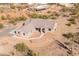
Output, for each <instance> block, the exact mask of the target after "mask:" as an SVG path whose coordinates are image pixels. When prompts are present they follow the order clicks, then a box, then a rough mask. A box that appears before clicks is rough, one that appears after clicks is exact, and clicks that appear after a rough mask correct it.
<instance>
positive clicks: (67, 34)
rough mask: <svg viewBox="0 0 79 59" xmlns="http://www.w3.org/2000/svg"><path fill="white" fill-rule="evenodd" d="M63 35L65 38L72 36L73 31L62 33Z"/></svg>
mask: <svg viewBox="0 0 79 59" xmlns="http://www.w3.org/2000/svg"><path fill="white" fill-rule="evenodd" d="M63 36H64V37H66V38H72V37H73V36H74V35H73V33H66V34H63Z"/></svg>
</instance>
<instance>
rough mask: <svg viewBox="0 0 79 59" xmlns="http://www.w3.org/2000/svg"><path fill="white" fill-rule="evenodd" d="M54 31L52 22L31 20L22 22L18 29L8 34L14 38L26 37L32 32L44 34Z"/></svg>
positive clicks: (53, 22)
mask: <svg viewBox="0 0 79 59" xmlns="http://www.w3.org/2000/svg"><path fill="white" fill-rule="evenodd" d="M55 29H56V23H55V21H53V20H46V19H45V20H44V19H31V20H26V21H24V22H23V23H22V26H21V27H20V28H18V29H14V30H12V31H11V32H10V33H11V34H13V35H15V36H17V35H19V36H20V37H28V36H29V35H30V34H31V33H33V32H39V33H41V34H44V33H47V32H51V31H54V30H55Z"/></svg>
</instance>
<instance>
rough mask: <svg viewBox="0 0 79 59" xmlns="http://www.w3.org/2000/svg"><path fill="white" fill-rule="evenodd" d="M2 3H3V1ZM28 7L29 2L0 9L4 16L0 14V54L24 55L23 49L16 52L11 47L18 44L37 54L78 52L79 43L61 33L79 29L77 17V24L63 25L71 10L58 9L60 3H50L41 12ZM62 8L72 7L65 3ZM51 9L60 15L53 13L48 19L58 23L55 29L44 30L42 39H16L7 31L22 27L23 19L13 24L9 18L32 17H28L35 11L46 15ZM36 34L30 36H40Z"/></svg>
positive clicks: (66, 54)
mask: <svg viewBox="0 0 79 59" xmlns="http://www.w3.org/2000/svg"><path fill="white" fill-rule="evenodd" d="M2 6H4V4H3V5H2ZM14 6H15V7H14ZM16 6H17V7H16ZM5 7H6V6H5ZM30 7H31V6H30V5H28V4H24V5H21V6H20V7H18V4H14V5H12V7H10V8H9V7H7V8H9V9H8V10H9V11H7V10H6V9H7V8H5V9H4V10H3V11H2V10H1V11H2V12H0V16H5V17H1V19H0V24H3V25H4V27H3V28H1V29H0V55H1V56H5V55H7V56H11V55H16V56H20V55H21V56H23V55H24V54H23V53H22V52H19V51H16V49H15V48H14V46H15V45H16V44H18V43H24V44H25V45H27V46H28V47H29V48H30V49H31V50H32V51H33V52H35V53H36V54H37V56H69V55H73V56H75V55H79V44H77V43H75V42H73V41H70V40H69V39H68V38H65V37H64V36H63V34H65V33H69V32H70V33H76V32H79V18H77V19H76V24H72V25H71V26H67V25H66V24H67V23H69V21H68V19H69V18H70V17H71V15H69V14H68V13H70V11H64V12H63V11H61V10H62V9H63V6H61V5H59V6H58V5H57V4H49V6H48V8H47V9H46V10H43V11H33V10H31V11H29V10H27V9H28V8H30ZM78 7H79V5H78ZM0 8H1V7H0ZM11 8H12V9H11ZM18 8H19V9H18ZM64 8H71V7H69V6H68V7H64ZM5 10H6V12H5ZM53 12H54V13H57V14H59V16H55V18H51V19H52V20H54V21H55V22H56V23H57V27H56V30H55V31H53V32H48V33H45V34H44V35H43V36H42V37H41V38H34V39H32V38H29V39H27V38H26V39H23V38H16V37H12V35H11V34H9V32H10V31H11V30H13V29H15V28H19V27H21V24H22V22H24V21H25V20H23V21H16V23H15V22H13V23H11V22H9V21H11V19H12V20H13V19H14V18H16V19H17V17H21V16H22V17H24V18H22V19H32V18H31V17H30V14H34V13H35V15H36V14H41V15H49V14H51V13H53ZM63 15H65V16H63ZM32 16H34V15H32ZM6 17H7V18H6ZM52 17H53V16H52ZM34 18H35V17H34ZM34 18H33V19H34ZM36 18H38V17H36ZM3 19H4V20H3ZM45 19H46V18H45ZM14 20H15V19H14ZM39 35H40V34H39V33H33V34H32V36H39ZM78 37H79V36H78ZM70 39H71V38H70ZM78 39H79V38H78ZM68 42H70V43H71V42H73V44H72V45H68V44H65V43H68ZM70 43H69V44H70ZM71 48H72V50H71Z"/></svg>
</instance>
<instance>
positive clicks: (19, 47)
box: [14, 43, 36, 56]
mask: <svg viewBox="0 0 79 59" xmlns="http://www.w3.org/2000/svg"><path fill="white" fill-rule="evenodd" d="M14 48H15V49H16V51H18V52H21V53H24V55H27V56H35V55H36V53H34V52H33V51H32V50H31V49H29V48H28V46H26V45H25V44H24V43H18V44H16V45H15V46H14Z"/></svg>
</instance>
